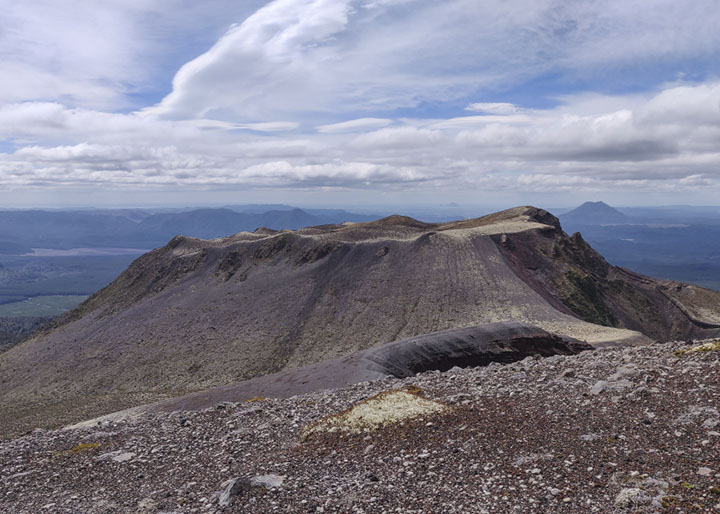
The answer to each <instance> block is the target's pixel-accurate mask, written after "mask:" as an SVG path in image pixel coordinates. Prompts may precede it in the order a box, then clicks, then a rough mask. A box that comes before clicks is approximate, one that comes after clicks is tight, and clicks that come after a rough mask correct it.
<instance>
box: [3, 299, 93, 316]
mask: <svg viewBox="0 0 720 514" xmlns="http://www.w3.org/2000/svg"><path fill="white" fill-rule="evenodd" d="M86 299H87V296H78V295H53V296H34V297H32V298H27V299H25V300H22V301H20V302H12V303H6V304H4V305H0V317H8V318H9V317H17V318H24V317H33V318H35V317H47V318H54V317H55V316H59V315H60V314H63V313H64V312H67V311H69V310H70V309H72V308H74V307H75V306H76V305H78V304H80V303H81V302H83V301H85V300H86Z"/></svg>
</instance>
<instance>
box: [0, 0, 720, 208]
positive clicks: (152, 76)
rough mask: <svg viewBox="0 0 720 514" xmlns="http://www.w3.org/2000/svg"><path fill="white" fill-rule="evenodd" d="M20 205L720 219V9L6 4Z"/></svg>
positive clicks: (3, 48) (6, 64)
mask: <svg viewBox="0 0 720 514" xmlns="http://www.w3.org/2000/svg"><path fill="white" fill-rule="evenodd" d="M0 4H1V5H0V7H1V8H0V206H3V207H67V206H90V205H94V206H98V207H108V206H109V207H112V206H150V205H155V206H160V205H168V206H171V205H174V206H179V205H222V204H230V203H263V202H267V203H277V202H284V203H291V204H295V205H307V206H313V205H314V206H345V207H348V206H362V205H366V206H372V205H423V204H434V205H442V204H445V203H450V202H454V203H458V204H461V205H482V206H493V207H494V206H498V207H502V206H511V205H518V204H533V205H541V206H546V205H553V206H558V207H563V206H572V205H577V204H579V203H581V202H582V201H586V200H604V201H606V202H608V203H611V204H614V205H621V206H631V205H659V204H688V205H720V31H719V30H717V27H719V26H720V9H718V8H717V3H716V0H692V1H691V2H677V1H672V2H671V1H667V0H653V1H647V0H635V1H633V2H628V1H627V0H622V1H619V0H606V1H602V2H599V1H597V0H575V1H573V2H567V1H559V0H557V1H556V0H483V1H482V2H480V1H477V0H443V1H442V2H438V1H436V0H273V1H262V0H242V1H237V0H204V1H203V2H187V1H182V0H162V1H161V0H102V1H97V2H87V1H85V0H24V1H23V2H11V1H10V0H0Z"/></svg>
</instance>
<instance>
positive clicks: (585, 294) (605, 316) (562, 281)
mask: <svg viewBox="0 0 720 514" xmlns="http://www.w3.org/2000/svg"><path fill="white" fill-rule="evenodd" d="M555 287H556V290H557V291H558V292H559V294H560V299H561V300H562V302H563V303H564V304H565V305H566V306H567V307H568V308H570V310H572V311H573V312H574V313H575V314H577V315H578V316H580V317H581V318H582V319H583V320H585V321H588V322H590V323H596V324H598V325H604V326H606V327H616V326H618V322H617V318H616V317H615V316H614V315H613V313H612V312H611V311H610V309H609V308H608V306H607V305H605V301H604V298H603V291H602V289H601V286H600V285H599V284H598V283H597V282H596V281H595V280H593V279H592V277H590V276H589V275H584V274H581V273H578V272H576V271H568V272H567V273H565V274H564V275H562V276H561V277H560V278H559V279H557V280H556V281H555Z"/></svg>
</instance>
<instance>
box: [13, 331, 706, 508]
mask: <svg viewBox="0 0 720 514" xmlns="http://www.w3.org/2000/svg"><path fill="white" fill-rule="evenodd" d="M719 376H720V343H718V342H716V341H705V342H703V343H702V344H700V343H696V344H694V345H688V344H685V343H666V344H655V345H650V346H645V347H635V348H625V349H603V350H596V351H587V352H583V353H581V354H580V355H577V356H554V357H549V358H545V359H540V358H532V357H529V358H527V359H525V360H523V361H520V362H517V363H514V364H508V365H498V364H491V365H490V366H488V367H484V368H469V369H459V368H454V369H452V370H450V371H448V372H444V373H439V372H427V373H424V374H421V375H417V376H415V377H412V378H408V379H402V380H398V379H382V380H379V381H375V382H366V383H362V384H358V385H355V386H351V387H348V388H345V389H341V390H333V391H324V392H320V393H313V394H308V395H305V396H298V397H293V398H289V399H283V400H278V399H262V398H256V399H253V400H251V401H245V402H241V403H224V404H220V405H218V406H217V407H215V408H212V409H206V410H204V411H198V412H175V413H170V414H168V413H148V414H143V415H141V416H140V417H139V418H137V419H134V420H131V421H123V422H107V423H101V424H100V425H97V426H94V427H92V428H84V429H73V430H60V431H42V430H36V431H34V432H32V433H30V434H27V435H25V436H24V437H21V438H18V439H14V440H8V441H4V442H2V443H0V469H1V470H2V475H1V477H0V512H8V513H33V514H34V513H38V512H40V513H55V512H58V513H65V512H67V513H126V512H127V513H155V512H165V513H171V512H173V513H181V512H182V513H185V512H198V513H200V512H242V513H266V512H267V513H271V512H293V513H295V512H298V513H300V512H325V513H330V512H343V513H346V512H358V513H359V512H365V513H383V512H387V513H390V512H402V513H411V512H416V513H443V514H444V513H501V512H503V513H504V512H522V513H531V512H537V513H546V512H567V513H578V512H607V513H610V512H613V513H622V512H678V513H679V512H702V513H712V512H720V380H719V379H718V377H719ZM379 393H382V394H379ZM378 394H379V396H376V395H378ZM353 406H355V407H354V408H352V407H353ZM348 408H350V409H348ZM346 409H348V410H346ZM378 427H379V428H378Z"/></svg>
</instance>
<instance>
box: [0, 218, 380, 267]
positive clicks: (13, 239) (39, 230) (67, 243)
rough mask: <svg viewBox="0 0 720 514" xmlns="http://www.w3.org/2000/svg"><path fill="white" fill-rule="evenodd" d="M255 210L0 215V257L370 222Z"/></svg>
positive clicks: (152, 246)
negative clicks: (34, 250)
mask: <svg viewBox="0 0 720 514" xmlns="http://www.w3.org/2000/svg"><path fill="white" fill-rule="evenodd" d="M260 207H262V206H250V207H249V210H248V211H246V212H238V210H237V209H236V208H222V209H190V210H177V211H174V212H160V213H152V214H151V213H148V212H146V211H140V210H138V211H133V210H130V209H126V210H85V211H42V210H27V211H0V255H18V254H23V253H28V252H30V251H31V248H52V249H70V248H101V247H111V248H144V249H151V248H156V247H158V246H162V245H164V244H165V243H166V242H167V241H168V240H170V239H172V238H173V237H174V236H176V235H178V234H182V235H185V236H190V237H200V238H203V239H212V238H217V237H225V236H229V235H232V234H235V233H237V232H244V231H253V230H255V229H256V228H259V227H267V228H271V229H274V230H284V229H289V230H296V229H299V228H303V227H308V226H313V225H326V224H335V223H343V222H346V221H354V222H357V221H370V220H372V219H375V218H376V217H375V216H368V215H363V214H353V213H350V212H347V211H342V210H329V209H328V210H317V211H314V212H313V213H309V212H307V211H304V210H302V209H298V208H288V209H284V208H283V209H277V210H268V211H264V212H256V211H255V209H257V208H260ZM283 207H284V206H283ZM238 208H239V207H238Z"/></svg>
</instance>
